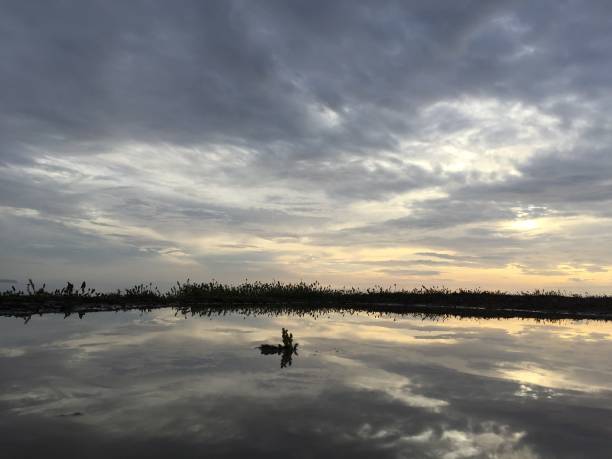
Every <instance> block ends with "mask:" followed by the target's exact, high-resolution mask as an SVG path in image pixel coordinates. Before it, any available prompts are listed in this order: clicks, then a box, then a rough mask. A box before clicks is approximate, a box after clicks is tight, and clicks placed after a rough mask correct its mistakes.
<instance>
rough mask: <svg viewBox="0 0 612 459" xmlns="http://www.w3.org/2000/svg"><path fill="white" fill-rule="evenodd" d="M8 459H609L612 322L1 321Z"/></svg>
mask: <svg viewBox="0 0 612 459" xmlns="http://www.w3.org/2000/svg"><path fill="white" fill-rule="evenodd" d="M281 327H285V328H288V329H289V331H290V332H291V333H293V335H294V340H295V341H296V342H298V343H299V346H298V354H297V355H293V356H292V359H291V362H290V363H291V365H286V366H285V367H284V368H281V356H280V355H262V354H261V353H260V352H259V350H258V349H257V348H256V347H257V346H258V345H260V344H262V343H270V344H276V343H279V342H280V338H281V336H280V335H281ZM285 363H286V362H285ZM0 457H2V458H4V459H9V458H21V457H24V458H39V457H43V458H54V457H58V458H59V457H61V458H72V457H75V458H103V457H104V458H106V457H114V458H118V457H130V458H139V457H143V458H162V457H163V458H168V457H285V458H287V457H299V458H302V457H363V458H374V457H376V458H387V457H389V458H396V457H397V458H400V457H415V458H430V457H431V458H445V459H454V458H506V459H510V458H582V457H584V458H610V457H612V323H600V322H590V323H585V322H563V323H541V322H540V323H538V322H535V321H532V320H518V319H517V320H475V319H447V320H437V321H432V320H421V319H420V318H417V317H410V316H383V317H380V316H374V315H366V314H360V315H340V314H330V315H325V316H321V317H317V318H314V317H309V316H306V317H297V316H287V315H284V316H257V317H243V316H241V315H231V314H230V315H226V316H221V317H213V318H208V317H188V318H186V319H185V318H184V317H182V316H180V315H179V316H175V314H174V312H173V311H171V310H157V311H154V312H150V313H140V312H120V313H111V312H109V313H95V314H88V315H86V316H85V317H84V318H83V319H79V318H78V317H68V318H66V319H64V318H63V316H58V315H50V316H44V317H35V318H33V319H32V320H31V321H30V322H29V323H27V324H24V323H23V320H21V319H15V318H0Z"/></svg>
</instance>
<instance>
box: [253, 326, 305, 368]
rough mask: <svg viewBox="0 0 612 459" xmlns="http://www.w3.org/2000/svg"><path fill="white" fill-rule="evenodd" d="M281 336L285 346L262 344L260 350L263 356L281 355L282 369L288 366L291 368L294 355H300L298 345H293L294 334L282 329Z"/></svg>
mask: <svg viewBox="0 0 612 459" xmlns="http://www.w3.org/2000/svg"><path fill="white" fill-rule="evenodd" d="M281 336H282V339H283V344H262V345H261V346H259V347H258V349H259V350H260V352H261V353H262V354H263V355H271V354H276V355H279V354H280V356H281V364H280V367H281V368H285V367H286V366H287V365H289V366H291V363H292V362H293V355H294V354H295V355H298V353H297V347H298V343H295V344H293V333H289V331H288V330H287V329H285V328H283V329H282V332H281Z"/></svg>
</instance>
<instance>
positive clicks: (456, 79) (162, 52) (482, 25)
mask: <svg viewBox="0 0 612 459" xmlns="http://www.w3.org/2000/svg"><path fill="white" fill-rule="evenodd" d="M611 12H612V11H611V9H610V5H609V4H608V3H607V2H603V1H601V2H599V1H595V2H589V3H588V4H580V3H577V2H571V1H561V2H558V1H555V2H553V1H550V2H548V1H545V2H540V3H538V4H537V5H533V4H528V3H525V2H518V1H502V2H488V1H465V2H452V3H449V2H442V1H427V2H418V1H412V2H400V1H386V2H382V3H376V4H373V3H371V2H367V1H363V2H361V1H359V2H356V1H350V2H349V1H338V2H325V1H310V2H301V1H298V2H290V3H287V2H283V1H268V2H247V1H240V0H235V1H212V2H206V3H201V2H196V1H185V2H181V3H180V4H178V5H177V4H170V3H164V2H145V1H142V2H140V1H136V2H129V3H118V2H112V3H109V2H102V1H87V2H77V1H68V2H27V3H24V2H18V1H7V2H3V3H2V6H0V13H1V14H0V107H2V108H1V109H0V205H3V206H6V207H9V208H13V209H31V210H33V211H36V212H38V213H39V219H38V220H37V221H36V223H32V224H31V225H32V227H31V228H28V229H26V230H25V231H24V232H25V233H27V234H29V235H30V237H31V238H33V240H34V241H35V242H36V244H38V247H40V246H41V244H42V245H45V244H47V246H49V245H52V244H55V245H54V247H55V248H54V249H53V250H54V251H56V252H57V253H59V252H62V251H63V253H64V254H65V257H66V258H67V259H75V260H76V259H79V260H81V259H84V258H86V257H87V256H89V255H92V254H96V253H97V252H96V251H95V250H94V251H93V252H87V253H88V254H89V255H86V254H85V252H84V250H85V249H84V247H89V246H90V245H96V244H98V242H95V243H94V242H91V241H88V242H79V241H82V240H83V238H84V239H87V238H88V237H91V238H92V240H95V241H99V243H100V244H101V245H102V246H103V247H106V248H107V249H108V250H110V251H108V252H107V253H108V256H109V257H114V258H115V259H116V260H123V259H125V257H128V258H129V257H132V256H136V255H137V258H138V259H140V258H139V257H141V256H145V255H146V256H153V254H154V253H160V251H167V250H174V249H176V250H181V249H185V250H186V247H187V244H181V243H180V239H181V238H187V236H186V235H188V236H189V238H191V239H195V238H198V237H204V236H207V235H211V234H215V235H218V234H223V233H225V234H231V235H238V234H240V235H242V236H244V238H242V239H248V238H249V237H251V238H264V239H266V240H268V241H276V242H280V241H281V240H284V241H285V242H288V241H289V240H291V241H298V240H300V239H301V238H303V237H307V238H309V240H310V241H312V242H313V243H317V244H321V245H323V246H333V245H336V246H346V245H361V246H385V245H386V246H398V244H421V245H423V246H426V247H429V249H431V250H452V251H454V252H457V258H453V259H451V258H447V259H446V260H447V262H448V264H449V266H465V265H467V264H475V265H481V266H504V265H508V264H511V263H519V264H520V265H521V266H525V269H526V272H536V271H537V272H543V271H550V272H552V271H555V268H554V267H555V265H556V264H559V263H560V262H569V263H573V264H574V265H575V266H582V267H585V269H587V270H591V269H594V270H603V269H605V266H606V265H607V264H608V263H609V260H610V255H611V254H610V253H607V251H605V250H598V247H599V246H600V245H602V244H605V243H607V241H608V240H609V237H608V236H607V235H606V234H605V232H606V231H608V229H609V228H608V227H607V225H606V224H590V225H588V227H587V226H585V228H584V229H582V230H576V229H575V230H573V231H574V232H573V233H571V234H570V233H567V234H564V235H562V236H550V237H548V238H547V237H546V236H538V237H530V238H521V237H519V236H518V235H516V234H514V235H510V234H508V233H504V232H503V231H502V232H500V231H498V230H494V229H491V227H490V226H491V225H492V224H493V223H494V222H496V221H499V220H512V219H514V218H517V217H520V218H539V217H545V216H553V217H559V218H570V217H576V216H580V215H584V214H586V215H589V216H592V217H597V218H601V219H607V218H609V217H611V216H612V213H611V212H610V210H609V209H610V205H609V204H610V201H611V200H612V187H611V185H610V180H609V177H610V172H611V171H612V162H611V160H610V158H611V157H612V156H611V155H610V152H609V146H610V144H611V141H612V134H611V133H610V127H609V123H608V113H609V112H610V107H611V106H612V99H611V98H610V96H609V94H610V90H611V89H612V80H611V79H610V78H609V75H610V74H611V73H612V59H611V56H610V52H609V49H610V47H609V44H610V41H611V40H612V33H611V30H612V22H611V19H610V18H611V17H612V15H611V14H610V13H611ZM576 37H580V39H576ZM470 101H476V102H475V104H476V105H474V106H471V105H469V104H468V105H466V106H465V107H464V106H462V104H467V103H468V102H470ZM491 101H494V102H495V104H497V105H495V106H494V108H493V109H489V111H493V112H494V111H495V110H497V111H498V112H499V116H498V117H496V116H494V115H495V113H493V115H491V114H489V115H487V116H488V118H487V120H486V122H484V121H482V119H481V118H479V117H480V116H482V114H481V113H479V105H478V104H479V103H480V104H485V105H486V103H488V102H491ZM516 107H519V108H520V109H521V110H522V112H521V113H519V115H517V116H516V117H515V118H513V119H512V120H511V121H512V122H510V121H508V119H507V118H505V117H506V115H508V113H510V112H512V110H513V109H516ZM519 111H520V110H519ZM555 136H560V137H559V138H562V140H563V142H566V143H563V144H562V145H561V146H560V145H553V146H552V147H551V146H541V145H540V144H541V143H546V142H545V141H546V140H548V139H551V138H554V137H555ZM562 136H565V137H562ZM442 140H444V141H442ZM527 141H529V142H531V143H529V142H527ZM527 144H528V145H527ZM134 145H137V146H138V145H144V146H146V148H149V149H151V150H156V151H157V152H158V154H159V155H160V158H161V157H163V158H162V159H160V164H163V165H156V166H151V165H146V164H143V163H142V161H143V159H147V158H148V157H149V156H150V155H149V152H148V150H146V148H145V150H143V151H138V152H135V151H134V149H133V148H132V147H133V146H134ZM517 145H519V146H524V145H527V147H525V148H528V149H529V150H530V154H529V155H528V156H527V157H526V158H522V157H520V158H519V157H518V156H517V157H516V158H514V157H510V156H512V155H513V154H514V153H513V150H512V147H515V146H517ZM502 147H505V148H506V149H507V151H508V152H509V153H508V152H505V153H504V152H502V153H500V152H496V153H495V154H496V155H497V156H495V157H493V159H491V158H490V157H488V155H489V154H490V152H491V151H495V150H496V149H501V148H502ZM179 148H187V149H189V148H192V149H194V150H193V152H190V153H189V154H187V153H185V152H184V151H177V150H176V149H179ZM448 148H450V149H451V150H452V149H453V148H454V149H456V150H458V151H460V152H462V153H456V154H464V155H474V156H476V157H477V158H480V159H482V162H483V163H485V162H486V161H487V160H488V161H493V162H495V163H496V164H501V163H502V162H504V161H505V162H506V163H507V164H506V163H504V166H503V167H505V169H504V170H492V171H491V170H487V169H486V168H484V167H483V168H480V165H479V162H478V160H474V161H473V162H472V163H470V164H468V165H467V166H466V165H463V166H464V167H463V168H458V169H457V168H454V166H456V165H453V164H450V160H449V154H450V153H449V152H448ZM516 150H520V148H518V147H517V148H516ZM219 151H222V152H223V154H220V153H219ZM109 153H113V154H115V155H118V156H121V157H122V158H123V159H125V161H122V162H121V161H115V162H112V161H110V160H108V154H109ZM105 155H106V156H105ZM59 160H64V162H63V163H60V161H59ZM103 166H105V167H103ZM148 168H149V169H148ZM150 168H154V169H155V170H154V171H153V172H158V173H159V174H162V173H165V172H168V173H172V174H174V175H175V177H174V179H173V181H172V185H168V184H167V183H166V182H164V183H156V180H158V179H159V177H157V176H155V174H150V172H151V169H150ZM500 168H501V166H500ZM511 169H513V170H512V171H511ZM510 172H512V173H510ZM176 177H182V178H183V179H185V180H184V182H185V184H184V185H183V184H181V180H179V179H177V178H176ZM217 189H218V190H222V191H223V192H225V193H226V194H231V193H233V194H236V195H244V196H249V193H251V192H254V191H261V196H259V197H258V199H257V201H256V200H255V198H254V197H253V203H252V205H244V203H243V204H240V205H239V204H235V203H231V202H228V201H229V199H227V196H219V199H218V200H217V199H215V197H214V196H213V194H214V190H217ZM152 190H154V191H152ZM201 190H207V191H209V194H208V195H207V197H202V194H198V191H201ZM210 190H213V191H210ZM228 190H229V191H228ZM262 190H263V191H262ZM432 190H433V191H435V193H434V195H435V197H433V198H432V197H431V196H428V195H427V194H426V193H425V192H431V191H432ZM409 192H411V193H415V196H417V197H415V198H413V200H412V202H410V203H409V204H406V205H405V207H401V206H400V205H397V204H394V208H395V209H399V210H397V215H396V216H389V215H388V214H386V215H385V217H384V218H383V217H381V218H379V219H373V218H372V219H368V223H362V224H357V223H359V222H357V223H356V222H348V223H350V224H346V225H341V224H340V222H339V221H338V219H340V218H342V217H341V216H340V215H342V213H343V212H345V211H346V212H348V211H347V209H349V210H350V209H352V206H353V205H355V204H361V203H363V202H367V203H370V204H372V203H378V204H380V206H381V207H384V206H385V205H387V204H389V202H390V200H392V199H394V198H397V197H398V196H402V195H403V194H405V193H409ZM219 193H221V191H220V192H219ZM419 193H424V194H423V195H419ZM262 196H264V197H262ZM439 196H441V197H439ZM222 198H223V199H222ZM224 199H225V201H224ZM100 217H102V218H105V219H109V220H113V221H115V222H118V223H116V224H117V225H118V226H119V227H122V226H129V225H132V226H135V227H137V228H146V229H148V230H151V231H156V232H159V233H164V234H163V235H162V236H163V237H161V238H160V240H151V239H148V238H147V237H141V236H133V235H129V234H128V233H127V232H126V231H124V230H122V229H121V228H118V229H117V231H112V233H111V234H110V236H111V237H112V238H116V239H117V240H119V241H120V244H119V245H117V244H115V242H117V241H112V243H108V241H106V242H101V241H104V237H102V236H100V235H99V234H98V235H96V234H94V235H92V234H89V235H88V234H86V233H87V230H84V229H82V228H81V229H80V230H78V231H76V230H69V231H67V230H66V229H65V228H66V226H65V225H66V223H67V221H68V220H70V221H73V222H74V221H82V222H88V221H89V222H93V223H91V224H92V225H93V224H95V225H104V224H107V223H104V222H103V221H97V222H96V221H95V219H96V218H98V220H100ZM3 219H4V220H6V221H5V222H3V223H4V226H5V227H10V228H13V229H15V228H19V225H20V224H22V223H21V222H22V220H20V219H19V218H17V217H15V216H9V215H8V214H6V215H4V216H3ZM9 220H11V221H9ZM44 221H47V222H48V223H43V222H44ZM113 224H114V223H113ZM339 227H341V229H338V228H339ZM73 231H76V233H74V232H73ZM586 233H590V234H591V235H592V237H591V239H594V238H595V239H598V242H597V243H594V242H593V241H590V242H589V237H588V235H587V234H586ZM65 234H70V235H75V234H76V236H75V237H74V238H73V239H70V237H64V235H65ZM593 235H594V236H595V237H594V238H593ZM236 237H237V238H238V239H241V238H240V237H238V236H236ZM242 239H241V240H237V241H236V244H231V243H228V244H229V245H232V246H233V247H235V248H238V247H243V250H251V248H250V247H247V246H250V245H253V244H251V243H250V242H244V241H243V240H242ZM71 240H72V241H73V242H71ZM50 241H55V242H53V243H52V242H50ZM60 241H63V242H60ZM225 243H227V241H226V242H224V244H225ZM578 243H580V244H582V249H581V250H580V251H576V249H574V248H572V247H574V246H576V244H578ZM5 246H6V248H7V249H10V250H9V251H11V250H12V249H14V250H12V253H13V255H14V256H17V257H19V252H20V251H21V252H23V253H27V255H24V256H25V257H26V258H29V259H30V258H31V260H35V259H36V258H37V257H39V258H38V259H40V257H44V256H48V255H45V254H44V253H43V251H41V250H40V248H36V249H33V248H32V247H33V245H32V244H28V243H26V242H25V240H24V238H23V236H22V235H11V236H10V237H7V239H6V241H5V242H4V243H3V244H2V248H3V250H4V249H5ZM118 246H121V247H124V248H122V249H119V248H117V247H118ZM183 246H184V247H183ZM111 247H112V249H111ZM125 247H130V249H129V250H128V249H125ZM226 248H227V249H228V250H235V249H234V248H231V247H229V246H228V247H226ZM107 249H100V251H101V252H102V251H105V250H107ZM125 250H128V252H129V254H128V253H126V252H125ZM419 250H420V249H419ZM147 254H148V255H147ZM536 254H537V255H536ZM543 254H545V256H543ZM13 255H12V256H13ZM277 255H278V254H277ZM232 256H233V255H232ZM244 256H245V257H247V255H246V254H244ZM268 256H269V258H266V257H263V258H262V266H265V268H262V272H263V273H269V272H271V271H269V270H271V269H273V265H274V263H275V262H274V260H276V259H277V258H276V256H275V255H272V254H269V255H268ZM204 258H205V257H204ZM264 258H266V261H265V262H264V261H263V259H264ZM437 258H440V257H437ZM544 258H546V259H544ZM6 260H7V259H3V265H7V267H6V268H4V266H3V269H7V270H8V268H9V267H8V263H9V262H8V261H6ZM11 260H12V259H11ZM245 260H246V258H245ZM420 261H423V260H420ZM209 262H210V264H211V266H212V268H211V269H212V270H213V271H214V266H215V263H217V261H210V260H209ZM207 263H208V262H207ZM436 263H437V264H438V265H441V266H442V264H441V261H439V262H434V261H432V260H430V261H429V265H431V266H435V265H436ZM228 264H231V263H230V262H228ZM421 264H425V263H421ZM219 266H220V265H219ZM279 269H281V270H282V269H284V268H279ZM3 272H4V271H3ZM6 275H10V276H14V275H16V274H14V271H12V270H11V271H10V272H8V271H7V272H6ZM20 275H21V274H20ZM424 275H425V274H424Z"/></svg>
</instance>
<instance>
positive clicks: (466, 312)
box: [0, 280, 612, 320]
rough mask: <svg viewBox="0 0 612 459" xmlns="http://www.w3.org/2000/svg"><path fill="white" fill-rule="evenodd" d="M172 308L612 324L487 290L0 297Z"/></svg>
mask: <svg viewBox="0 0 612 459" xmlns="http://www.w3.org/2000/svg"><path fill="white" fill-rule="evenodd" d="M167 306H170V307H174V308H176V309H177V310H178V311H181V312H182V313H184V314H187V313H190V314H209V315H210V314H213V313H223V312H224V311H228V310H232V311H236V310H237V311H241V312H244V313H285V312H294V313H313V312H317V311H320V312H324V311H329V310H341V311H346V312H350V311H369V312H382V313H385V312H393V313H418V314H425V315H429V314H452V315H458V316H472V317H537V318H549V319H557V318H575V319H584V318H595V319H604V320H610V319H612V296H605V295H599V296H596V295H577V294H567V293H564V292H559V291H539V290H536V291H529V292H521V293H507V292H501V291H487V290H464V289H457V290H449V289H446V288H436V287H433V288H428V287H424V286H423V287H421V288H416V289H412V290H405V289H397V288H383V287H375V288H368V289H356V288H333V287H329V286H324V285H322V284H320V283H318V282H314V283H310V284H306V283H303V282H300V283H295V284H291V283H281V282H272V283H263V282H244V283H242V284H238V285H228V284H223V283H219V282H215V281H213V282H205V283H194V282H190V281H187V282H185V283H180V282H177V283H176V285H175V286H173V287H172V288H171V289H170V290H168V291H165V292H161V291H159V289H157V288H156V287H154V286H153V285H151V284H149V285H144V284H143V285H137V286H134V287H132V288H130V289H126V290H117V291H115V292H98V291H96V290H95V289H92V288H90V287H88V286H87V284H86V283H85V282H83V283H82V284H80V285H78V286H75V285H74V284H72V283H70V282H69V283H68V284H67V285H66V287H64V288H63V289H58V290H54V291H48V290H46V288H45V285H42V286H40V287H38V286H37V285H36V284H35V283H34V282H33V281H31V280H30V281H29V282H28V284H27V289H26V291H18V290H16V289H14V288H12V289H10V290H7V291H5V292H3V293H2V294H1V295H0V315H5V316H7V315H8V316H20V317H26V318H27V317H29V316H31V315H33V314H44V313H63V314H65V315H70V314H73V313H75V314H81V315H82V314H85V313H87V312H92V311H100V310H123V309H147V310H148V309H153V308H158V307H167Z"/></svg>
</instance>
